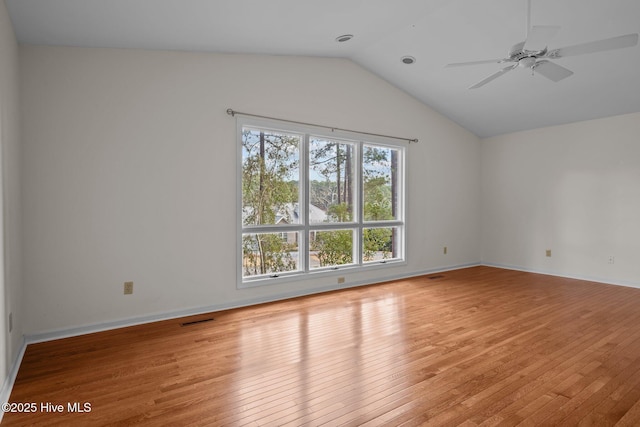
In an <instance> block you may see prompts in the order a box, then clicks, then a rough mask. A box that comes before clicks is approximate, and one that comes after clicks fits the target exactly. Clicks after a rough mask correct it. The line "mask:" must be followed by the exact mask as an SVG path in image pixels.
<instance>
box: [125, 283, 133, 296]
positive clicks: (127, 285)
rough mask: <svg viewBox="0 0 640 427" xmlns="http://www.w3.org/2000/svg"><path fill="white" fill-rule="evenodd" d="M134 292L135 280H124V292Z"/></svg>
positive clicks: (127, 293)
mask: <svg viewBox="0 0 640 427" xmlns="http://www.w3.org/2000/svg"><path fill="white" fill-rule="evenodd" d="M132 293H133V282H124V294H125V295H131V294H132Z"/></svg>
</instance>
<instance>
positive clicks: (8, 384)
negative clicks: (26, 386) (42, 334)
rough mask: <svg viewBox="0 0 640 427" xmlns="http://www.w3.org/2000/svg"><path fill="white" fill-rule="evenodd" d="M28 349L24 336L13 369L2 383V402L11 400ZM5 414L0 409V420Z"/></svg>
mask: <svg viewBox="0 0 640 427" xmlns="http://www.w3.org/2000/svg"><path fill="white" fill-rule="evenodd" d="M26 349H27V342H26V340H25V339H24V337H23V338H22V344H21V345H20V350H19V351H18V354H17V355H16V358H15V360H14V361H13V364H12V365H11V369H10V370H9V374H8V375H7V377H6V378H5V379H4V383H3V384H2V390H0V404H5V403H7V402H9V398H11V391H12V390H13V384H14V383H15V382H16V377H17V376H18V370H19V369H20V365H21V364H22V358H23V357H24V352H25V350H26ZM3 415H4V411H0V422H1V421H2V416H3Z"/></svg>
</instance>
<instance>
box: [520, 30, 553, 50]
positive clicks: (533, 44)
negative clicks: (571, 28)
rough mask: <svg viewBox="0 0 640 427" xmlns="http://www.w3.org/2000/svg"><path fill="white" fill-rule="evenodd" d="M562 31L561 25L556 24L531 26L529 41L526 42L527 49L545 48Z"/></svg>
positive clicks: (525, 47)
mask: <svg viewBox="0 0 640 427" xmlns="http://www.w3.org/2000/svg"><path fill="white" fill-rule="evenodd" d="M558 31H560V27H558V26H555V25H536V26H535V27H533V28H531V31H530V32H529V36H528V37H527V41H526V42H525V44H524V49H526V50H533V51H538V50H543V49H544V48H546V47H547V44H548V42H549V40H551V39H552V38H553V37H554V36H555V35H556V34H557V33H558Z"/></svg>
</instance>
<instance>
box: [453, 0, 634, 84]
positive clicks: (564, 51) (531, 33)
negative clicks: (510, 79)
mask: <svg viewBox="0 0 640 427" xmlns="http://www.w3.org/2000/svg"><path fill="white" fill-rule="evenodd" d="M530 22H531V0H527V36H526V40H525V41H523V42H520V43H516V44H515V45H513V46H512V47H511V49H509V52H508V53H507V56H506V58H501V59H487V60H481V61H472V62H457V63H452V64H447V65H446V67H447V68H451V67H461V66H467V65H479V64H493V63H495V64H505V63H510V64H513V65H509V66H508V67H506V68H503V69H501V70H499V71H497V72H495V73H493V74H491V75H490V76H489V77H487V78H485V79H484V80H481V81H480V82H478V83H476V84H474V85H473V86H470V87H469V89H477V88H479V87H482V86H484V85H486V84H487V83H489V82H491V81H493V80H495V79H497V78H498V77H500V76H502V75H504V74H506V73H508V72H509V71H511V70H514V69H516V68H526V69H530V70H531V73H532V74H533V73H538V74H540V75H542V76H543V77H546V78H547V79H549V80H551V81H553V82H559V81H560V80H562V79H565V78H567V77H569V76H571V75H572V74H573V71H571V70H569V69H567V68H565V67H562V66H560V65H558V64H556V63H555V62H551V61H549V59H559V58H565V57H568V56H577V55H584V54H589V53H596V52H603V51H606V50H614V49H622V48H626V47H633V46H636V45H637V44H638V33H632V34H625V35H622V36H617V37H612V38H608V39H603V40H597V41H593V42H588V43H581V44H577V45H573V46H567V47H562V48H559V49H552V50H549V49H548V48H547V42H548V41H549V40H550V39H551V38H552V37H553V36H555V34H556V33H557V32H558V31H559V30H560V27H557V26H551V25H537V26H533V27H530Z"/></svg>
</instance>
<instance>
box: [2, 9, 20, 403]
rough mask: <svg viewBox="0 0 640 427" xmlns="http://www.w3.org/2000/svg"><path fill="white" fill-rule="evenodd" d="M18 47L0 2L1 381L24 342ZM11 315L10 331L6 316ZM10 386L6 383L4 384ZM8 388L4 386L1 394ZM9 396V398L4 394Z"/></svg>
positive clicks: (3, 379) (3, 380)
mask: <svg viewBox="0 0 640 427" xmlns="http://www.w3.org/2000/svg"><path fill="white" fill-rule="evenodd" d="M18 75H19V73H18V45H17V44H16V39H15V36H14V34H13V28H12V26H11V21H10V20H9V15H8V13H7V10H6V8H5V3H4V2H3V1H0V157H1V160H2V161H1V162H0V189H2V197H0V203H1V204H2V206H0V224H2V225H3V226H2V227H0V345H1V346H2V348H1V349H0V385H2V384H5V380H6V378H7V375H8V371H9V369H10V367H11V366H12V364H13V362H14V360H15V358H16V355H17V352H18V351H19V349H20V347H21V344H22V319H23V318H24V310H23V309H22V307H23V306H22V264H21V263H22V257H21V253H22V249H21V233H20V231H21V215H20V182H19V177H20V136H19V135H20V121H19V104H20V103H19V99H18V98H19V90H18V86H19V81H18ZM10 314H11V315H12V317H13V329H12V331H11V333H10V332H9V325H8V318H9V315H10ZM5 385H6V384H5ZM7 391H8V390H6V389H4V387H3V392H7ZM2 397H8V396H2Z"/></svg>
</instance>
